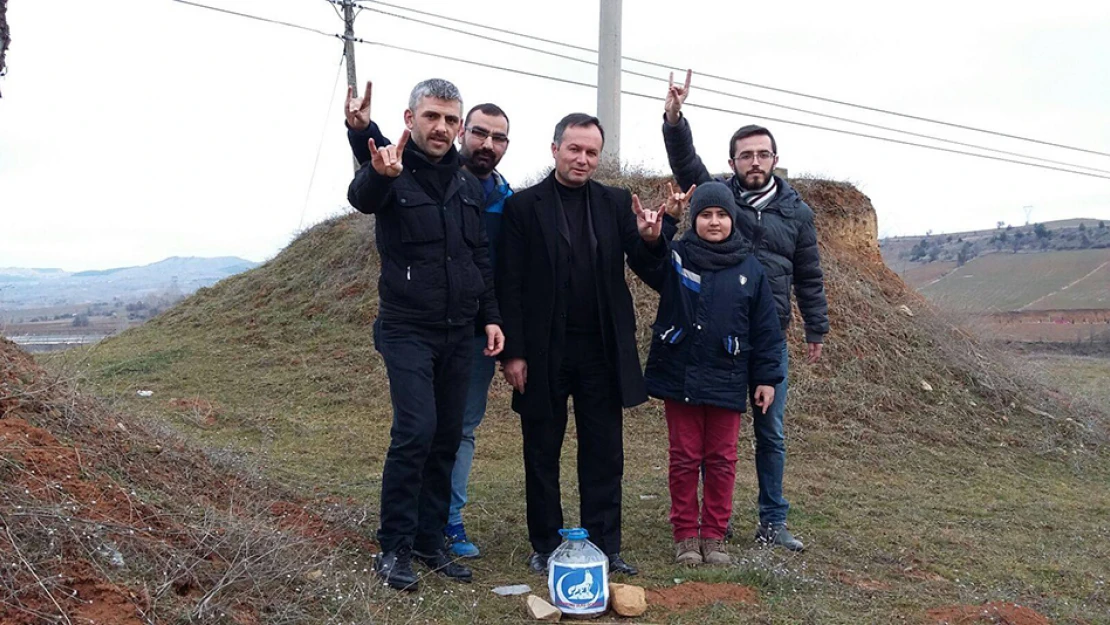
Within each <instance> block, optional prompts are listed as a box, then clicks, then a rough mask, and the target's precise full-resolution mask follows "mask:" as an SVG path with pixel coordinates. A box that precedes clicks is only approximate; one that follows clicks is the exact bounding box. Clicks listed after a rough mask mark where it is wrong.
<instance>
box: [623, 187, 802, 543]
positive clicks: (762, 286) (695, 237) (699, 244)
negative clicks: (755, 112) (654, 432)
mask: <svg viewBox="0 0 1110 625" xmlns="http://www.w3.org/2000/svg"><path fill="white" fill-rule="evenodd" d="M737 210H738V209H737V207H736V202H735V200H734V199H733V194H732V191H731V190H730V189H729V188H728V187H727V186H725V185H724V184H721V183H719V182H710V183H706V184H703V185H701V186H699V187H698V188H697V189H696V190H695V191H694V193H693V196H692V198H691V200H690V228H689V229H688V230H687V231H686V232H685V234H684V235H683V236H682V237H681V239H679V240H678V241H673V242H667V245H668V246H669V248H670V249H669V262H668V263H666V264H663V265H661V266H660V267H659V268H658V270H657V271H656V272H655V273H654V274H652V275H651V276H649V277H648V282H649V286H651V287H652V288H653V289H655V290H656V291H658V292H659V295H660V299H659V313H658V315H657V316H656V318H655V323H654V324H653V325H652V328H651V329H652V340H651V351H650V352H649V354H648V361H647V368H646V371H645V373H644V377H645V381H646V382H647V389H648V393H649V394H650V395H651V396H652V397H658V398H660V399H662V400H663V405H664V413H665V414H666V418H667V430H668V433H669V439H670V471H669V476H668V481H669V487H670V494H671V515H670V521H671V526H672V527H673V530H674V543H675V560H676V562H677V563H679V564H686V565H697V564H702V563H708V564H728V563H730V562H731V558H730V557H729V555H728V553H727V552H726V551H725V548H724V536H725V528H726V525H727V523H728V519H729V517H730V516H731V515H732V491H733V486H734V484H735V482H736V459H737V453H736V447H737V440H738V437H739V433H740V415H741V413H743V412H744V410H745V408H746V402H747V394H748V385H749V384H751V385H752V386H755V387H756V390H755V403H756V404H757V405H759V406H760V407H764V408H766V407H769V406H770V405H771V402H772V401H774V393H775V389H774V386H775V385H776V384H778V383H779V382H781V381H782V379H783V377H784V376H785V373H786V372H785V371H782V366H781V364H780V354H781V352H782V341H783V337H782V332H781V329H780V324H779V319H778V313H777V312H776V310H775V303H774V300H773V299H772V294H771V287H770V284H769V283H768V281H767V278H766V276H765V275H764V273H763V268H762V266H761V265H760V263H759V261H758V260H757V259H756V257H755V255H754V254H752V253H750V252H751V250H752V245H751V242H750V241H747V240H746V239H744V237H743V236H741V234H740V233H739V232H738V231H737V229H736V228H733V223H735V218H736V214H737ZM666 238H667V237H664V240H666ZM703 468H704V476H703V484H702V491H703V492H702V502H701V510H700V515H699V510H698V477H699V475H702V469H703ZM699 517H700V522H699Z"/></svg>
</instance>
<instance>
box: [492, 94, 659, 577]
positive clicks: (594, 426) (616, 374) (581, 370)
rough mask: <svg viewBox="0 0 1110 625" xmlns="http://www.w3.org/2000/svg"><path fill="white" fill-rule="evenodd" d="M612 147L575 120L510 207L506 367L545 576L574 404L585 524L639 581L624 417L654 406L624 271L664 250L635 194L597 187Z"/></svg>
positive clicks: (501, 278)
mask: <svg viewBox="0 0 1110 625" xmlns="http://www.w3.org/2000/svg"><path fill="white" fill-rule="evenodd" d="M604 138H605V135H604V131H603V130H602V128H601V124H600V122H599V121H598V119H597V118H596V117H592V116H590V115H586V114H584V113H573V114H571V115H567V116H566V117H564V118H563V119H562V120H561V121H560V122H559V123H558V125H557V126H556V127H555V138H554V142H553V143H552V145H551V153H552V156H553V157H554V158H555V171H554V172H553V173H552V174H551V175H550V176H548V177H547V178H546V179H545V180H543V181H542V182H540V183H538V184H536V185H535V186H533V187H530V188H528V189H525V190H523V191H520V192H518V193H517V194H515V195H513V196H512V197H511V198H509V200H508V202H506V204H505V215H504V218H503V219H504V223H503V232H502V236H501V245H500V251H499V253H498V258H497V291H498V300H499V301H500V302H501V312H502V315H503V317H504V319H505V351H504V353H503V354H502V358H503V363H504V373H505V379H506V380H507V381H508V382H509V384H510V385H512V387H513V389H514V391H515V392H514V393H513V410H515V411H517V412H518V413H520V416H521V432H522V434H523V437H524V473H525V492H526V497H527V504H528V538H529V540H530V542H531V543H532V548H533V550H534V552H533V553H532V555H531V556H530V558H529V567H530V568H531V569H532V570H533V571H534V572H536V573H543V572H544V570H545V569H546V567H547V559H548V557H549V556H550V554H551V552H552V551H553V550H554V549H555V548H556V547H557V546H558V545H559V542H560V538H559V534H558V530H559V529H561V528H562V527H563V509H562V504H561V501H560V493H559V458H560V455H561V450H562V444H563V436H564V434H565V433H566V425H567V399H568V398H569V397H572V396H573V397H574V416H575V421H576V423H577V426H578V478H579V492H580V494H581V521H582V526H583V527H585V528H586V530H587V531H589V535H590V540H592V541H593V542H594V543H595V544H597V546H598V547H599V548H600V549H601V550H602V551H604V552H605V553H606V554H607V555H608V556H609V562H610V570H611V571H615V572H619V573H625V574H628V575H635V574H636V573H637V571H636V569H635V568H633V567H632V566H630V565H629V564H628V563H626V562H625V561H624V559H623V558H622V557H621V555H620V549H621V477H622V475H623V473H624V449H623V444H622V423H621V419H622V413H621V408H622V406H623V407H631V406H635V405H637V404H640V403H642V402H644V401H646V400H647V392H646V390H645V388H644V378H643V373H642V370H641V369H640V360H639V355H638V353H637V351H636V318H635V313H634V311H633V308H632V295H631V293H630V292H629V290H628V284H627V283H626V282H625V277H624V263H625V255H627V256H628V265H629V266H630V267H631V268H632V269H633V271H637V272H638V273H639V272H642V271H646V270H649V269H650V268H654V267H655V266H657V265H658V264H659V262H660V260H659V259H661V258H663V254H664V251H663V250H664V249H665V246H663V245H662V244H661V243H654V241H656V240H657V239H658V236H659V230H660V227H661V221H660V222H658V223H654V222H652V221H650V219H649V217H648V216H647V213H645V212H644V211H642V210H639V201H638V200H635V199H634V197H633V196H632V195H631V194H629V192H628V191H626V190H624V189H617V188H613V187H606V186H604V185H601V184H599V183H597V182H593V181H591V180H590V177H591V176H592V175H593V173H594V170H596V169H597V165H598V159H599V158H600V155H601V148H602V145H603V142H604ZM634 211H635V212H634ZM648 213H650V211H648ZM648 240H650V241H652V242H653V243H650V244H649V243H648V242H646V241H648Z"/></svg>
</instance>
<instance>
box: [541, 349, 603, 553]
mask: <svg viewBox="0 0 1110 625" xmlns="http://www.w3.org/2000/svg"><path fill="white" fill-rule="evenodd" d="M551 388H552V392H551V402H552V414H553V417H552V418H551V419H543V418H538V419H537V418H529V416H528V415H521V422H520V423H521V431H522V434H523V437H524V479H525V482H524V484H525V493H526V498H527V502H528V539H529V541H531V543H532V548H533V549H535V550H536V551H537V552H540V553H549V552H551V551H553V550H554V549H555V548H556V547H558V546H559V543H560V542H562V538H560V537H559V529H561V528H562V527H563V506H562V501H561V495H560V492H559V457H560V455H561V452H562V448H563V437H564V435H565V434H566V429H567V399H568V398H569V397H574V418H575V423H576V424H577V426H578V490H579V495H580V497H581V521H582V527H584V528H586V530H587V531H588V532H589V533H590V540H591V541H593V542H594V544H596V545H597V546H598V547H599V548H600V549H601V550H602V551H604V552H605V553H607V554H613V553H618V552H620V549H621V478H622V477H623V475H624V445H623V441H622V439H621V436H622V427H621V426H622V423H621V417H622V413H621V401H620V391H619V389H618V388H617V382H616V372H615V371H614V370H613V368H612V366H611V365H609V364H608V363H607V360H606V358H605V351H604V348H603V347H602V341H601V336H600V335H574V334H572V335H568V336H567V341H566V344H565V350H564V356H563V362H562V364H561V366H560V367H559V369H558V371H557V373H556V374H555V375H554V378H553V379H552V380H551Z"/></svg>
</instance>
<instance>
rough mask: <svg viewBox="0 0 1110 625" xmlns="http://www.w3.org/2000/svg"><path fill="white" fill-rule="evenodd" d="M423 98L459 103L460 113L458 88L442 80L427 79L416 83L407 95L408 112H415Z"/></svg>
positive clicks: (460, 101)
mask: <svg viewBox="0 0 1110 625" xmlns="http://www.w3.org/2000/svg"><path fill="white" fill-rule="evenodd" d="M424 98H436V99H437V100H455V101H457V102H458V103H459V112H460V113H461V112H462V95H461V94H460V93H459V88H458V87H456V86H455V85H453V84H451V83H450V82H448V81H446V80H443V79H442V78H429V79H428V80H425V81H422V82H420V83H417V85H416V86H415V87H413V88H412V93H410V94H409V110H410V111H415V110H416V106H417V105H418V104H420V101H421V100H423V99H424Z"/></svg>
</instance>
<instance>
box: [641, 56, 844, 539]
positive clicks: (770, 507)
mask: <svg viewBox="0 0 1110 625" xmlns="http://www.w3.org/2000/svg"><path fill="white" fill-rule="evenodd" d="M690 77H691V72H689V71H688V72H687V73H686V83H685V84H684V85H683V86H678V85H675V84H674V82H673V80H672V82H671V85H670V87H669V88H668V90H667V98H666V104H665V107H664V108H665V113H664V123H663V141H664V143H665V145H666V148H667V159H668V160H669V161H670V165H671V171H672V173H673V174H674V176H675V178H676V179H677V180H678V183H679V186H680V187H681V188H683V189H685V188H687V187H689V186H690V185H693V184H701V183H705V182H708V181H710V180H711V179H712V177H711V176H710V175H709V170H708V169H706V167H705V164H704V163H702V160H701V158H700V157H699V156H698V155H697V152H696V151H695V150H694V140H693V135H692V134H691V132H690V124H689V123H688V122H687V121H686V118H685V117H684V116H683V114H682V103H683V102H685V101H686V97H687V96H688V95H689V93H690ZM728 145H729V159H728V164H729V168H730V169H731V170H732V172H733V174H735V175H734V176H732V177H730V178H729V179H728V180H727V181H725V184H726V185H727V186H728V188H729V190H730V191H731V192H732V195H733V197H734V198H735V200H736V203H737V207H738V211H737V217H736V222H735V226H736V227H738V229H739V230H740V233H741V234H742V235H744V236H745V237H746V238H748V239H749V240H754V241H756V247H755V250H754V254H755V256H756V258H758V259H759V262H760V263H762V265H763V268H764V271H766V273H767V278H768V280H769V282H770V283H771V291H772V292H773V293H774V299H775V306H776V308H777V310H778V317H779V322H780V325H781V327H782V329H783V330H785V329H786V328H787V327H788V326H789V325H790V318H791V308H790V297H791V296H790V289H791V285H793V289H794V296H795V297H796V298H797V300H798V308H799V310H801V313H802V318H803V319H804V320H805V339H806V344H807V354H806V355H807V358H806V361H807V362H808V363H810V364H813V363H816V362H817V359H818V358H820V356H821V346H822V343H823V342H824V337H825V334H827V333H828V331H829V317H828V302H827V301H826V299H825V286H824V279H823V275H822V272H821V261H820V257H819V256H818V252H817V230H816V228H815V227H814V223H813V210H812V209H811V208H810V207H809V206H807V205H806V203H805V202H803V201H802V199H801V197H800V196H799V195H798V193H797V192H796V191H795V190H794V189H793V188H791V186H790V185H789V184H788V183H787V182H786V181H785V180H783V179H782V178H780V177H778V176H776V175H774V173H773V172H774V168H775V165H776V164H778V146H777V144H776V143H775V138H774V136H773V135H771V131H769V130H767V129H766V128H762V127H760V126H755V125H750V126H744V127H743V128H740V129H739V130H737V131H736V132H735V133H733V135H732V137H731V138H730V139H729V144H728ZM787 361H788V356H787V349H786V343H785V342H783V344H782V354H781V362H782V368H783V370H784V371H786V370H787ZM786 391H787V379H786V378H785V377H784V378H783V380H782V382H781V383H779V384H778V385H777V386H776V388H775V401H774V403H772V404H771V407H770V408H769V409H761V408H760V407H758V406H757V407H756V408H755V409H753V416H754V418H753V427H754V430H755V469H756V475H757V477H758V479H759V529H758V531H757V532H756V539H757V540H759V541H761V542H764V543H766V544H771V545H780V546H783V547H786V548H787V549H790V550H792V551H801V550H802V549H804V548H805V547H804V545H803V544H802V542H801V541H799V540H798V539H796V538H795V537H794V536H793V535H792V534H791V532H790V531H789V530H788V529H787V528H786V514H787V511H788V510H789V509H790V504H789V503H787V501H786V499H785V498H784V497H783V495H782V477H783V469H784V467H785V464H786V445H785V438H784V434H783V413H784V409H785V408H786Z"/></svg>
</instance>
